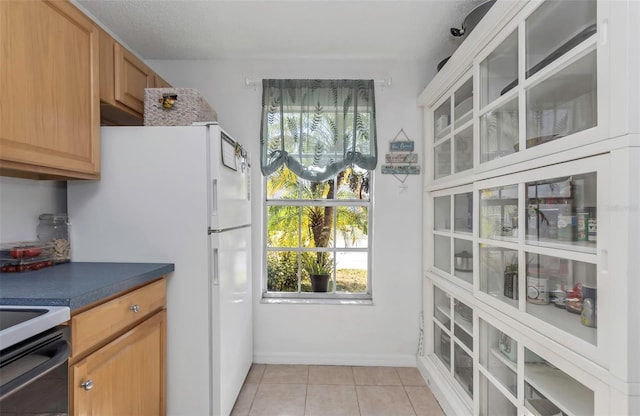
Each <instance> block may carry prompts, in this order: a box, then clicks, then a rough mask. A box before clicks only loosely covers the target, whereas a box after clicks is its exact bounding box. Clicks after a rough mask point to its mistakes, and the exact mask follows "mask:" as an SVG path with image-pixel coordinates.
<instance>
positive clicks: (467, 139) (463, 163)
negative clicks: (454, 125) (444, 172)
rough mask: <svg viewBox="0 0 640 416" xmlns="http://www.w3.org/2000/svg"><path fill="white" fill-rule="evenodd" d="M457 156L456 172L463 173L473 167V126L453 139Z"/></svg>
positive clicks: (454, 151)
mask: <svg viewBox="0 0 640 416" xmlns="http://www.w3.org/2000/svg"><path fill="white" fill-rule="evenodd" d="M453 147H454V149H453V153H454V156H455V165H454V169H455V172H456V173H458V172H462V171H465V170H467V169H471V168H472V167H473V126H469V127H468V128H466V129H464V130H463V131H461V132H460V133H458V134H456V135H455V137H454V139H453Z"/></svg>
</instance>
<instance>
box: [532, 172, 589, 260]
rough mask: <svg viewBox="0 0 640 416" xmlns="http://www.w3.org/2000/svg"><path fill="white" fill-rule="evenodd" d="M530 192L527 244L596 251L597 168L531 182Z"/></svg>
mask: <svg viewBox="0 0 640 416" xmlns="http://www.w3.org/2000/svg"><path fill="white" fill-rule="evenodd" d="M526 193H527V233H526V241H527V244H530V245H544V246H548V247H562V248H565V249H570V250H575V251H582V252H587V253H595V250H596V241H597V221H598V218H597V208H596V203H597V174H596V173H595V172H592V173H586V174H581V175H573V176H569V177H561V178H552V179H548V180H543V181H536V182H529V183H527V184H526Z"/></svg>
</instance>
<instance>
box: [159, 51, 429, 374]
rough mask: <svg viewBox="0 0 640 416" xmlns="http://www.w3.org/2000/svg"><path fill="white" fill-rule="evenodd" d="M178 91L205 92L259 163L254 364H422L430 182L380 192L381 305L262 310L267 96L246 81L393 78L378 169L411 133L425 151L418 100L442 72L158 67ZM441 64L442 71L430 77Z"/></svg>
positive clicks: (383, 108) (382, 181)
mask: <svg viewBox="0 0 640 416" xmlns="http://www.w3.org/2000/svg"><path fill="white" fill-rule="evenodd" d="M148 64H149V65H150V66H151V67H153V68H154V70H155V71H157V72H158V73H159V74H160V75H161V76H162V77H163V78H165V79H166V80H167V81H169V82H170V83H171V84H172V85H174V86H176V87H185V88H196V89H198V90H199V91H200V92H201V93H202V94H203V96H204V97H205V98H206V99H207V101H208V102H209V103H210V104H211V105H212V106H213V107H214V108H215V109H216V111H217V112H218V118H219V122H220V124H221V126H222V127H223V128H224V129H225V130H227V131H228V132H229V133H230V134H231V135H232V136H234V137H235V138H236V139H238V140H239V141H241V142H242V143H244V144H245V145H246V146H247V147H248V148H249V151H250V152H251V153H252V154H253V155H254V156H253V167H254V169H253V177H252V183H253V188H254V189H253V195H255V198H254V199H253V201H254V203H253V223H254V224H255V225H256V226H255V227H254V231H253V252H254V260H253V274H254V279H255V280H254V282H255V284H254V287H255V291H254V299H255V300H254V350H255V353H254V357H255V362H262V363H318V364H353V365H415V354H416V350H417V343H418V330H419V324H418V316H419V313H420V305H421V287H422V282H421V272H420V268H421V260H420V258H421V207H422V192H421V188H422V178H421V176H418V175H414V176H410V177H409V178H408V179H406V182H405V185H406V186H407V187H406V189H404V190H403V189H401V188H400V182H399V181H398V180H396V179H395V178H394V177H392V176H390V175H382V174H380V168H379V167H378V169H377V172H376V175H375V184H374V194H373V195H374V196H373V197H374V209H373V215H374V218H373V248H372V252H373V274H372V277H373V305H326V304H320V305H319V304H263V303H261V302H260V290H261V282H262V276H261V273H262V258H261V257H262V244H261V241H262V212H261V208H262V205H261V200H262V198H261V194H262V177H261V174H260V169H259V163H260V161H259V133H260V111H261V99H262V95H261V94H262V91H261V87H260V86H257V87H256V88H255V89H254V88H252V87H247V86H246V85H245V83H244V79H245V77H247V78H249V79H262V78H345V79H354V78H361V79H371V78H373V79H385V78H388V77H391V78H392V80H393V85H392V86H391V87H385V88H384V89H382V88H380V86H379V85H377V86H376V107H377V131H378V151H379V160H380V161H379V165H380V164H381V163H383V162H384V155H385V153H386V152H387V151H388V147H389V145H388V143H389V141H391V140H392V139H393V138H394V136H395V135H396V134H397V133H398V131H399V130H400V129H401V128H403V129H404V131H405V132H406V133H407V135H408V136H409V137H410V138H411V139H413V140H415V142H416V152H418V155H419V163H420V165H421V166H424V160H423V156H422V155H423V153H422V142H421V137H422V122H421V113H420V111H419V109H418V107H417V106H416V97H417V95H418V93H419V92H420V91H421V90H422V89H423V88H424V86H425V85H426V84H427V81H428V79H430V77H431V76H432V75H433V72H434V71H435V65H430V64H429V65H424V63H420V62H415V61H344V60H323V61H318V60H306V59H304V58H300V59H291V60H219V61H149V62H148ZM431 66H433V67H434V68H433V70H431V71H429V70H423V68H422V67H425V68H428V67H431Z"/></svg>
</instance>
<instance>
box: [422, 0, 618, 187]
mask: <svg viewBox="0 0 640 416" xmlns="http://www.w3.org/2000/svg"><path fill="white" fill-rule="evenodd" d="M524 9H525V10H524V11H523V15H524V17H523V18H522V20H520V21H518V22H517V24H515V23H512V24H511V25H508V26H507V27H505V29H504V30H503V31H502V32H501V33H500V34H499V35H498V36H497V37H496V38H495V39H494V40H493V41H492V42H490V44H489V45H488V46H487V47H486V48H485V49H484V51H483V52H482V53H480V54H479V55H478V56H477V57H476V58H475V59H474V61H473V64H474V65H473V69H472V70H469V71H467V72H466V73H465V74H463V75H462V76H461V77H460V81H458V82H457V83H456V84H455V85H454V86H453V87H452V88H451V89H450V90H449V91H448V92H447V93H446V94H445V95H443V96H442V97H441V98H440V100H439V101H438V102H437V103H436V105H435V106H434V108H433V111H432V112H430V113H429V114H427V118H428V119H429V122H430V124H431V127H430V128H428V131H431V132H432V134H430V135H429V136H430V138H431V142H432V150H431V152H430V153H431V156H430V158H431V159H432V161H433V171H432V172H431V174H432V179H433V180H436V181H437V180H442V179H445V178H447V177H450V176H452V175H457V176H460V175H464V173H469V171H470V170H471V171H473V170H484V169H490V168H492V167H494V166H499V165H504V164H510V163H515V162H518V161H520V160H523V159H527V158H530V157H537V156H538V155H540V154H542V153H548V152H552V151H556V150H557V149H560V148H567V147H572V146H575V145H576V144H584V143H586V142H589V141H595V140H599V139H600V138H601V137H602V134H601V130H602V128H601V127H602V126H603V125H604V124H606V121H607V111H606V110H605V109H606V107H604V105H605V103H604V102H603V100H602V97H603V96H606V91H603V86H602V85H601V84H604V83H603V82H599V81H598V78H599V76H598V68H599V67H602V62H604V57H600V58H599V57H598V24H597V20H598V16H602V17H603V18H604V16H605V15H606V14H607V11H606V8H604V7H601V6H599V3H598V2H597V1H595V0H584V1H551V0H547V1H544V2H537V3H533V2H532V4H528V5H527V7H525V8H524ZM599 59H600V63H599ZM476 129H477V130H476ZM562 138H569V139H570V140H563V141H561V142H556V144H555V145H554V146H546V147H544V148H543V149H537V150H536V151H535V152H534V151H531V149H533V148H536V147H538V146H541V145H543V144H546V143H549V142H554V141H557V140H558V139H562ZM516 154H518V155H519V156H517V157H511V156H512V155H516ZM493 161H498V162H494V163H490V162H493Z"/></svg>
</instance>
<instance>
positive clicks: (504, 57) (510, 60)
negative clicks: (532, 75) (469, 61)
mask: <svg viewBox="0 0 640 416" xmlns="http://www.w3.org/2000/svg"><path fill="white" fill-rule="evenodd" d="M516 85H518V32H517V31H514V32H513V33H512V34H511V35H509V36H508V37H507V38H506V39H505V40H504V41H503V42H502V43H501V44H500V45H499V46H498V47H496V48H495V49H494V50H493V52H491V54H490V55H489V56H487V57H486V58H485V59H484V60H483V61H482V62H481V63H480V108H481V109H482V108H483V107H484V106H486V105H488V104H490V103H491V102H493V101H494V100H496V99H497V98H499V97H501V96H502V95H504V94H506V93H508V92H509V91H510V90H511V89H513V87H515V86H516Z"/></svg>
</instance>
